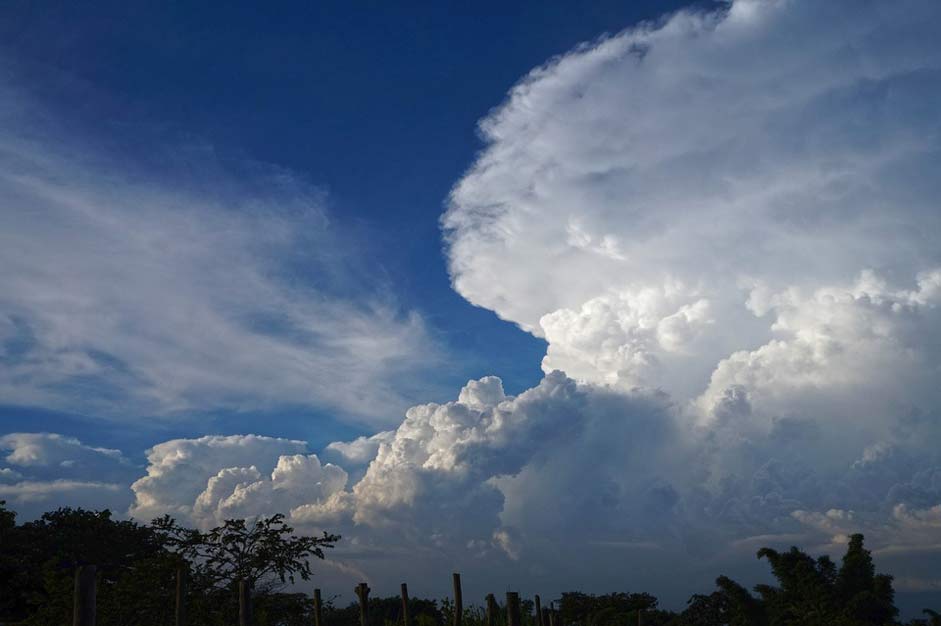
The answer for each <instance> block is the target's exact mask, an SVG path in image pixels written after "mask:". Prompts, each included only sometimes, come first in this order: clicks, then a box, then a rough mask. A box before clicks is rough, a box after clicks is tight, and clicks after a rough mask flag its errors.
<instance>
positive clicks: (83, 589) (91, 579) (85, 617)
mask: <svg viewBox="0 0 941 626" xmlns="http://www.w3.org/2000/svg"><path fill="white" fill-rule="evenodd" d="M97 573H98V568H97V567H95V566H94V565H79V566H78V567H77V568H76V569H75V590H74V591H73V594H72V626H95V593H96V591H97V590H96V588H95V587H96V581H95V576H96V574H97Z"/></svg>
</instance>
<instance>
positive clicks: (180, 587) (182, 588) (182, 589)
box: [173, 565, 186, 626]
mask: <svg viewBox="0 0 941 626" xmlns="http://www.w3.org/2000/svg"><path fill="white" fill-rule="evenodd" d="M173 623H174V624H175V625H176V626H186V570H185V569H184V568H183V566H182V565H181V566H179V567H177V568H176V611H175V612H174V619H173Z"/></svg>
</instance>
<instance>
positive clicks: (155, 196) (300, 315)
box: [0, 82, 439, 423]
mask: <svg viewBox="0 0 941 626" xmlns="http://www.w3.org/2000/svg"><path fill="white" fill-rule="evenodd" d="M2 91H3V94H4V95H3V97H2V99H0V135H2V137H3V138H2V140H0V267H3V271H2V272H0V357H2V360H0V397H3V399H4V402H6V403H7V404H19V405H36V406H43V407H51V408H56V409H63V410H68V411H72V412H87V413H92V414H99V415H102V414H104V415H108V416H111V417H113V418H115V419H127V418H135V417H140V416H142V415H170V416H182V415H186V414H189V413H192V412H202V411H210V410H220V409H232V410H240V411H241V410H252V409H272V408H279V407H285V406H297V405H303V406H306V407H316V408H321V409H324V408H326V409H331V410H332V411H333V412H334V413H337V414H338V416H339V417H341V418H343V417H347V418H353V419H357V420H360V421H362V420H369V421H371V422H372V423H378V422H381V421H382V420H384V419H388V416H389V409H390V408H392V409H393V414H394V413H397V412H399V411H401V410H404V409H405V408H406V406H407V405H408V403H409V401H408V400H406V399H405V398H406V397H408V396H409V395H410V393H411V392H413V391H414V389H412V388H411V386H410V384H409V381H410V380H413V379H414V378H415V377H414V375H415V374H416V373H417V372H420V371H424V370H425V369H426V368H427V367H429V366H430V365H432V364H433V363H434V362H435V359H436V358H438V356H439V353H438V351H437V348H436V346H435V345H434V342H433V341H431V339H430V338H429V336H428V334H427V332H426V329H425V325H424V322H423V320H422V319H421V317H420V316H419V315H418V314H417V313H416V312H414V311H409V310H406V309H404V308H403V307H401V306H400V305H399V304H398V303H397V302H396V300H395V299H394V298H393V297H392V296H391V295H389V293H388V289H387V287H386V286H385V285H384V284H383V282H382V281H381V279H379V278H376V277H375V276H374V273H372V272H369V271H366V269H365V267H364V261H362V260H360V259H359V258H358V257H357V256H356V255H354V254H352V253H350V252H349V250H350V249H355V248H356V247H357V246H358V245H359V244H360V243H361V242H358V241H357V240H356V239H355V238H353V237H351V236H349V235H347V234H345V233H344V231H343V229H342V227H341V226H339V225H337V224H336V223H333V222H331V220H330V217H329V215H328V213H327V210H326V196H325V193H324V192H323V191H322V190H321V189H318V188H316V187H313V186H312V185H310V184H308V183H307V182H305V181H304V180H303V179H302V178H301V177H299V176H297V175H296V174H294V173H292V172H290V171H287V170H283V169H279V168H277V167H274V166H265V165H260V164H256V163H246V162H243V161H233V160H225V159H224V158H223V157H221V156H219V155H217V154H215V153H214V152H213V151H212V150H210V149H206V148H205V147H200V146H194V145H177V146H167V145H166V144H165V143H161V141H162V140H157V139H156V138H152V137H149V134H148V132H147V130H146V129H145V128H143V127H140V128H134V127H133V125H129V127H130V128H133V131H132V133H133V132H134V131H136V132H139V134H140V137H139V139H140V140H142V141H148V142H149V143H151V146H150V150H149V156H148V157H146V158H145V157H143V156H141V157H140V158H136V157H129V156H127V155H125V154H123V153H122V154H115V153H114V152H120V151H118V150H113V149H112V148H105V147H103V146H99V145H96V144H94V143H92V142H90V141H88V140H86V139H79V138H77V137H76V136H74V134H72V133H70V132H69V131H68V130H66V129H64V128H63V127H62V125H61V124H60V125H59V126H58V127H54V128H49V126H50V125H51V124H52V122H49V119H50V118H52V119H55V118H56V116H55V115H54V114H52V113H49V112H48V111H43V109H42V108H41V106H40V105H38V104H37V103H36V102H33V101H31V100H30V99H29V98H28V96H27V95H25V92H23V91H22V90H20V89H18V88H17V86H16V85H11V84H8V82H5V83H4V84H3V87H2ZM31 108H37V109H38V111H30V110H29V109H31ZM148 159H149V160H148ZM174 164H176V165H174ZM367 294H368V295H367ZM89 389H94V392H93V393H90V392H89Z"/></svg>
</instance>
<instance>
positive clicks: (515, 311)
mask: <svg viewBox="0 0 941 626" xmlns="http://www.w3.org/2000/svg"><path fill="white" fill-rule="evenodd" d="M938 18H939V9H938V6H937V5H936V4H935V3H931V2H925V1H913V2H900V3H892V4H885V3H883V4H880V5H868V6H867V7H866V8H865V9H862V10H861V9H860V8H859V7H858V5H857V4H856V3H853V2H831V3H827V5H826V7H821V6H820V5H819V3H815V2H810V1H795V2H787V3H779V2H770V1H767V2H734V3H731V4H730V6H729V7H728V8H727V10H726V11H724V12H718V13H694V12H681V13H679V14H677V15H675V16H673V17H672V18H670V19H669V20H666V21H665V22H663V23H662V24H656V25H648V26H644V27H640V28H638V29H633V30H629V31H626V32H624V33H621V34H618V35H616V36H614V37H610V38H607V39H603V40H601V41H599V42H596V43H595V44H592V45H587V46H583V47H581V48H579V49H578V50H576V51H574V52H572V53H569V54H567V55H563V56H561V57H559V58H556V59H553V60H552V61H550V62H549V63H548V64H546V65H545V66H543V67H541V68H538V69H536V70H534V71H533V72H532V73H531V74H530V75H529V76H528V77H526V79H525V80H523V81H522V82H521V83H520V84H519V85H517V86H516V87H515V88H514V89H513V90H512V91H511V93H510V95H509V97H508V99H507V100H506V102H505V103H504V104H503V105H502V106H501V107H499V108H498V109H496V110H495V111H494V112H492V113H491V114H490V115H489V116H488V117H487V118H485V119H484V120H483V121H482V122H481V125H480V127H481V132H482V134H483V137H484V139H485V141H486V147H485V149H484V150H483V152H482V153H481V155H480V157H479V158H478V160H477V162H476V164H475V165H474V166H473V167H472V168H471V169H470V171H469V172H468V173H467V175H466V176H464V177H463V178H462V179H461V180H460V181H459V182H458V183H457V185H455V187H454V189H453V191H452V194H451V198H450V205H449V209H448V211H447V213H446V214H445V216H444V217H443V220H442V223H443V226H444V228H445V229H446V236H447V242H448V259H449V264H450V269H451V275H452V279H453V284H454V287H455V289H457V291H458V292H459V293H461V294H462V295H463V296H464V297H466V298H467V299H468V300H469V301H471V302H472V303H474V304H477V305H480V306H483V307H486V308H489V309H492V310H493V311H495V312H496V313H497V314H498V315H500V316H501V317H503V318H505V319H508V320H511V321H514V322H516V323H518V324H519V325H520V326H521V327H522V328H524V329H526V330H529V331H530V332H532V333H534V334H536V335H539V336H543V337H545V338H546V339H547V340H548V341H549V349H548V355H547V358H546V360H545V361H544V363H543V367H544V369H545V371H551V370H552V369H557V368H558V369H563V370H564V371H566V372H568V373H569V374H571V375H573V376H576V377H577V378H579V379H582V380H589V381H595V382H605V383H618V384H624V385H626V386H628V387H629V386H631V385H634V384H638V383H642V384H648V385H655V386H661V387H663V388H664V389H667V390H669V391H670V392H671V393H673V394H675V395H676V396H677V397H678V398H679V399H689V398H693V397H695V396H696V395H698V394H699V393H700V392H701V390H702V389H703V388H705V386H706V385H707V384H708V381H709V376H710V373H711V372H712V370H713V369H714V368H715V367H716V365H717V364H718V363H719V362H720V361H721V360H722V359H725V358H727V357H729V355H731V354H733V353H737V352H740V351H746V352H747V351H752V350H754V349H755V348H756V347H758V346H762V345H764V344H766V343H768V341H769V340H770V339H772V337H773V333H774V329H773V328H772V327H771V324H769V321H768V320H766V319H763V318H761V317H759V316H756V315H755V313H756V312H758V311H757V309H756V308H755V306H752V307H751V310H749V307H746V301H747V300H748V298H749V294H748V292H749V291H751V301H752V303H753V304H754V303H755V302H757V301H758V300H759V297H758V296H759V295H760V294H757V293H756V290H754V289H751V288H750V287H749V286H754V285H761V287H762V289H764V290H766V291H767V292H769V293H784V292H787V291H788V290H791V289H798V290H801V291H803V292H808V293H813V292H815V291H816V290H818V289H826V288H829V287H832V286H839V285H845V284H848V283H850V282H851V281H852V280H853V279H854V278H855V277H856V276H857V275H859V273H860V272H862V271H864V270H867V269H870V268H874V269H875V270H876V271H877V273H878V274H879V275H882V276H886V277H888V278H889V279H891V281H893V282H896V283H898V284H905V283H906V282H907V281H910V280H912V277H913V276H915V275H916V274H919V273H920V272H930V271H932V270H934V269H936V268H938V267H941V248H939V247H938V246H937V245H936V242H935V241H934V239H933V238H932V237H930V236H926V234H927V233H932V232H937V231H941V213H939V212H938V211H937V207H936V198H937V197H938V193H939V191H941V189H939V187H938V179H937V177H936V176H934V175H933V174H932V170H933V169H934V168H935V166H936V162H937V156H936V154H937V147H938V145H937V136H938V129H939V128H941V114H939V113H938V111H939V110H941V106H938V105H939V104H941V89H939V88H938V85H939V84H941V81H939V80H938V78H939V74H941V48H939V46H938V45H937V44H936V41H935V40H936V38H935V36H934V32H933V29H932V28H931V27H930V26H929V24H932V23H934V22H935V21H936V20H937V19H938ZM837 24H839V25H840V27H839V28H837V27H836V26H835V25H837ZM925 295H926V296H927V292H925ZM800 321H801V322H803V321H804V320H800ZM710 322H711V323H710ZM790 330H791V331H793V332H796V333H800V332H801V329H800V328H791V329H790ZM769 349H770V348H769ZM935 352H937V351H935Z"/></svg>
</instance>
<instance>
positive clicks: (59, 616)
mask: <svg viewBox="0 0 941 626" xmlns="http://www.w3.org/2000/svg"><path fill="white" fill-rule="evenodd" d="M293 532H294V531H293V529H292V528H290V527H289V526H288V525H287V524H285V522H284V518H283V516H281V515H274V516H272V517H267V518H261V519H259V520H257V521H255V522H254V523H250V524H249V523H246V521H245V520H227V521H226V522H225V523H224V524H223V525H222V526H220V527H218V528H215V529H212V530H210V531H208V532H201V531H198V530H194V529H189V528H185V527H182V526H180V525H179V524H177V523H176V522H175V521H174V520H173V519H172V518H170V517H164V518H161V519H158V520H154V521H153V522H152V523H151V524H140V523H137V522H134V521H128V520H116V519H114V518H113V517H112V515H111V513H110V512H109V511H85V510H82V509H71V508H62V509H59V510H56V511H53V512H50V513H46V514H45V515H43V516H42V517H41V518H40V519H38V520H35V521H32V522H27V523H24V524H17V523H16V515H15V513H13V512H12V511H10V510H9V509H7V508H5V506H4V503H3V502H2V501H0V623H2V624H20V625H22V626H40V625H42V626H52V625H56V626H59V625H61V624H68V623H71V611H72V594H73V576H74V572H75V569H76V567H78V566H81V565H85V564H94V565H96V566H97V567H98V593H97V605H98V622H97V623H98V624H100V625H101V626H118V625H121V626H137V625H139V626H163V625H170V624H173V620H174V615H173V611H174V601H173V599H174V595H175V589H176V579H177V573H178V571H180V570H181V569H182V571H184V572H185V574H186V579H187V581H188V584H187V595H186V598H187V614H188V620H187V621H188V623H189V624H193V625H201V626H202V625H205V626H216V625H218V626H222V625H226V626H229V625H231V624H234V623H236V620H237V614H238V606H237V594H236V593H235V592H234V591H235V585H236V583H237V581H238V580H247V581H249V583H250V584H251V585H252V587H253V588H254V623H255V624H256V625H257V626H310V625H312V624H313V623H314V616H313V603H312V601H311V599H310V598H309V597H308V596H307V595H305V594H301V593H286V592H284V589H285V586H286V584H287V583H291V582H294V581H296V580H309V579H310V577H311V575H312V573H313V572H312V570H311V565H310V563H311V560H312V559H322V558H324V556H325V555H324V549H325V548H331V547H333V545H334V544H335V543H336V542H337V541H338V540H339V537H338V536H336V535H330V534H328V533H324V534H323V535H322V536H320V537H298V536H295V535H294V534H293ZM758 558H760V559H764V560H765V561H767V562H768V564H769V565H770V567H771V572H772V574H773V575H774V577H775V579H776V581H777V584H776V585H758V586H756V587H755V588H754V590H753V591H749V590H748V589H746V588H745V587H743V586H741V585H739V584H738V583H736V582H735V581H733V580H731V579H729V578H727V577H725V576H720V577H719V578H718V579H717V580H716V589H715V590H714V591H712V592H711V593H709V594H696V595H693V596H692V597H691V598H690V600H689V602H688V603H687V606H686V608H685V610H683V611H682V612H679V613H677V612H673V611H666V610H662V609H661V608H660V607H659V606H658V602H657V598H655V597H654V596H652V595H650V594H648V593H610V594H605V595H591V594H586V593H580V592H567V593H563V594H562V595H561V597H560V598H556V599H554V600H553V601H552V605H553V607H554V608H553V609H552V610H553V611H554V613H553V619H554V622H555V626H575V625H578V626H629V625H630V626H633V625H634V624H638V618H640V619H641V620H642V623H643V624H644V625H645V626H785V625H786V626H811V625H812V626H821V625H828V626H831V625H832V626H885V625H895V624H899V622H898V621H897V615H898V611H897V609H896V607H895V604H894V591H893V588H892V578H891V576H887V575H884V574H877V573H876V571H875V566H874V564H873V561H872V556H871V554H870V553H869V551H868V550H866V549H865V547H864V545H863V536H862V535H853V536H852V537H851V538H850V541H849V543H848V545H847V550H846V554H845V555H844V556H843V558H842V561H841V563H840V564H839V565H837V564H836V563H835V562H833V561H832V560H830V558H828V557H826V556H823V557H820V558H816V559H815V558H813V557H811V556H809V555H807V554H805V553H804V552H802V551H801V550H799V549H798V548H791V549H790V550H788V551H785V552H778V551H776V550H772V549H769V548H763V549H761V550H759V552H758ZM520 605H521V613H522V620H521V625H520V626H539V624H540V622H539V619H538V617H537V616H536V615H535V614H534V611H533V608H534V607H533V602H532V600H528V599H526V600H522V601H521V603H520ZM548 605H549V601H548V600H544V605H543V606H548ZM453 612H454V606H453V604H452V603H451V601H450V600H448V599H445V600H442V601H440V602H439V601H435V600H426V599H418V598H410V600H409V614H410V616H411V623H412V625H413V626H446V625H449V624H453V623H454V615H453ZM640 614H642V615H640ZM924 614H925V617H924V618H922V619H916V620H912V621H910V622H908V624H909V625H911V626H915V625H925V626H937V625H941V615H939V614H938V613H936V612H935V611H931V610H927V609H926V610H925V612H924ZM359 615H360V613H359V607H358V605H357V604H356V603H355V602H354V603H351V604H349V605H348V606H345V607H338V606H335V605H334V602H333V600H332V599H330V598H327V599H326V600H325V601H324V605H323V624H324V626H358V624H359ZM368 616H369V617H368V624H367V626H395V625H396V624H401V623H402V622H401V599H400V598H399V597H397V596H396V597H389V598H370V599H369V611H368ZM495 617H496V619H495V625H496V626H504V624H505V623H506V620H505V616H504V615H503V614H502V613H498V614H497V615H496V616H495ZM463 624H465V625H466V626H487V619H486V611H485V609H484V608H481V607H477V606H465V608H464V610H463ZM545 626H548V624H546V625H545Z"/></svg>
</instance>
